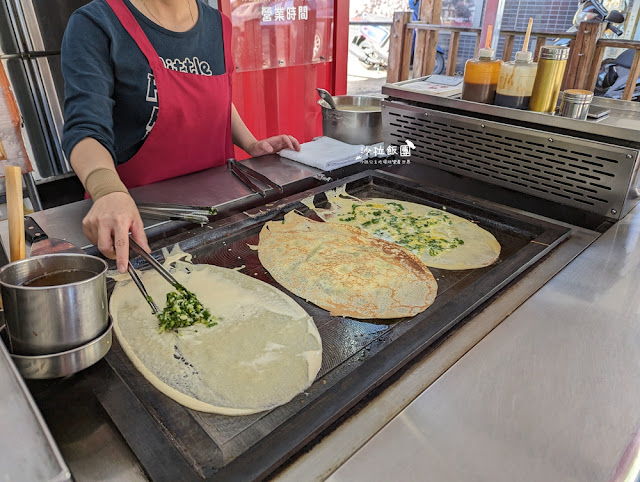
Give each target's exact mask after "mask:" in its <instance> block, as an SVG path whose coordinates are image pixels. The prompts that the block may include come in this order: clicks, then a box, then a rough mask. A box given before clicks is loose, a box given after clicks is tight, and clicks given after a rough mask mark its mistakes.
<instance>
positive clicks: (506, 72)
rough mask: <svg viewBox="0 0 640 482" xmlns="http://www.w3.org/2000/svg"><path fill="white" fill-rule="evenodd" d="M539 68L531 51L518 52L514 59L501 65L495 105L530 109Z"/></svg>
mask: <svg viewBox="0 0 640 482" xmlns="http://www.w3.org/2000/svg"><path fill="white" fill-rule="evenodd" d="M537 70H538V64H537V63H535V62H534V61H533V54H532V53H531V52H523V51H521V52H516V58H515V60H514V61H511V62H505V63H504V64H502V67H500V76H499V77H498V87H497V90H496V100H495V105H499V106H502V107H511V108H514V109H528V108H529V102H530V100H531V93H532V92H533V82H534V81H535V79H536V72H537Z"/></svg>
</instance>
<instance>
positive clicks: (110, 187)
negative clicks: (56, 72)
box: [62, 12, 148, 272]
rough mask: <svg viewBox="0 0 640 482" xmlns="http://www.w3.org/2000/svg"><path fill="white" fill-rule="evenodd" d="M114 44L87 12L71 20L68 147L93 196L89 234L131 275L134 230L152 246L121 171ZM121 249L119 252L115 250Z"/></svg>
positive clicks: (66, 42) (65, 47)
mask: <svg viewBox="0 0 640 482" xmlns="http://www.w3.org/2000/svg"><path fill="white" fill-rule="evenodd" d="M109 43H110V40H109V38H108V37H107V35H106V33H105V32H104V31H103V30H102V29H101V28H100V27H99V26H98V25H96V23H95V22H94V21H93V20H91V19H89V18H88V17H87V16H86V15H84V14H82V13H81V12H76V13H75V14H74V15H72V16H71V18H70V19H69V23H68V25H67V29H66V31H65V35H64V39H63V42H62V73H63V76H64V80H65V105H64V110H65V112H64V114H65V124H64V132H63V137H62V145H63V149H64V151H65V153H66V154H67V156H68V157H69V161H70V163H71V167H73V169H74V171H75V172H76V174H77V176H78V178H79V179H80V181H81V182H82V184H83V185H84V186H85V189H86V190H87V191H88V192H89V194H91V197H92V198H93V206H92V207H91V209H90V210H89V213H88V214H87V216H86V217H85V218H84V219H83V221H82V226H83V229H84V232H85V234H86V236H87V238H89V241H91V242H92V243H93V244H94V245H96V246H97V247H98V249H100V251H101V252H102V253H103V254H104V255H105V256H107V257H109V258H115V259H116V260H117V265H118V270H119V271H120V272H125V271H126V269H127V261H128V254H129V235H128V234H129V231H131V233H132V235H133V237H134V239H135V240H136V241H138V243H140V244H141V245H142V246H144V247H145V248H148V245H147V240H146V237H145V234H144V229H143V224H142V220H141V219H140V214H139V213H138V210H137V208H136V205H135V203H134V201H133V199H132V198H131V196H129V193H128V191H127V189H126V187H125V186H124V184H123V183H122V181H121V180H120V177H119V176H118V174H117V173H116V170H115V163H114V155H115V152H114V151H115V149H114V134H113V106H114V103H115V101H114V100H113V98H112V97H113V85H114V80H113V79H114V73H113V65H112V64H111V59H110V50H109ZM114 247H115V249H114Z"/></svg>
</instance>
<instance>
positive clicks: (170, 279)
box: [127, 236, 180, 315]
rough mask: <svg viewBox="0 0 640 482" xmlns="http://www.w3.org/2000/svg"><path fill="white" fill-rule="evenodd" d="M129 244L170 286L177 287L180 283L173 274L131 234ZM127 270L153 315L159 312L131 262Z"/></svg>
mask: <svg viewBox="0 0 640 482" xmlns="http://www.w3.org/2000/svg"><path fill="white" fill-rule="evenodd" d="M129 245H130V246H131V248H132V249H133V250H134V251H135V252H136V253H138V254H139V255H140V256H142V258H143V259H144V260H145V261H146V262H147V263H149V264H150V265H151V267H152V268H153V269H155V270H156V271H157V272H158V273H160V274H161V275H162V277H163V278H164V279H166V280H167V281H168V282H169V283H171V286H173V287H174V288H177V287H178V286H180V283H178V280H177V279H175V278H174V277H173V275H172V274H171V273H170V272H169V271H168V270H167V269H166V268H165V267H164V266H162V265H161V264H160V263H158V262H157V261H156V259H155V258H154V257H153V256H151V255H150V254H149V253H147V252H146V251H145V250H144V249H143V248H142V246H140V245H139V244H138V243H136V242H135V241H134V239H133V238H132V237H131V236H129ZM127 271H128V272H129V275H131V278H132V279H133V282H134V283H135V284H136V286H137V287H138V289H139V290H140V293H142V296H144V299H145V300H146V301H147V303H149V306H150V307H151V311H152V313H153V314H154V315H155V314H157V313H159V311H160V310H159V309H158V305H156V304H155V302H154V301H153V298H151V296H150V295H149V293H148V292H147V289H146V288H145V286H144V284H143V283H142V280H141V279H140V276H138V272H137V271H136V269H135V268H134V267H133V265H132V264H131V262H129V266H128V268H127Z"/></svg>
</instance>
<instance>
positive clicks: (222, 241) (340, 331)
mask: <svg viewBox="0 0 640 482" xmlns="http://www.w3.org/2000/svg"><path fill="white" fill-rule="evenodd" d="M345 183H347V191H348V192H350V193H352V194H354V195H356V196H359V197H387V198H393V199H400V200H405V201H412V202H418V203H422V204H426V205H430V206H434V207H439V208H442V207H443V206H445V207H446V209H447V210H448V211H449V212H452V213H454V214H458V215H461V216H463V217H466V218H467V219H472V220H474V221H476V222H478V223H479V225H480V226H482V227H484V228H485V229H488V230H489V231H490V232H492V233H493V234H494V236H495V237H496V238H497V240H498V241H499V242H500V244H501V245H502V253H501V255H500V259H499V260H498V262H496V263H495V264H494V265H492V266H489V267H486V268H481V269H476V270H465V271H445V270H438V269H433V270H432V272H433V274H434V276H435V277H436V279H437V280H438V286H439V287H438V296H437V298H436V301H435V303H434V304H433V305H432V306H431V307H430V308H429V309H427V310H426V311H424V312H423V313H420V314H419V315H417V316H415V317H413V318H410V319H402V320H384V321H380V322H377V323H376V322H370V321H367V322H364V321H358V320H354V319H350V318H341V317H335V316H330V315H329V313H328V312H327V311H325V310H322V309H320V308H318V307H317V306H315V305H312V304H310V303H307V302H306V301H304V300H303V299H301V298H299V297H297V296H295V295H293V294H291V293H289V292H288V291H287V290H285V289H283V288H282V287H280V286H279V285H278V284H277V283H276V282H275V281H274V280H273V279H272V278H271V276H270V275H269V274H268V273H267V272H266V270H265V269H264V268H263V267H262V266H261V265H260V262H259V260H258V257H257V253H256V252H255V251H253V250H251V249H250V248H249V247H248V245H255V244H257V243H258V233H259V232H260V229H261V228H262V226H263V224H264V223H265V222H266V221H269V220H272V219H281V218H282V216H283V215H284V213H285V212H288V211H290V210H292V209H297V210H299V211H301V212H303V213H308V209H307V208H306V207H305V206H304V205H303V204H302V203H300V202H299V200H300V199H302V198H304V197H307V196H309V195H311V194H315V195H316V198H315V199H316V205H319V204H320V203H321V202H322V200H325V201H326V197H325V196H324V194H323V193H324V192H325V191H327V190H329V189H333V188H335V187H337V186H340V185H343V184H345ZM248 214H249V216H247V215H246V214H241V215H238V216H234V217H231V218H228V219H225V220H222V221H219V222H218V223H215V224H212V225H209V226H205V227H204V228H201V229H198V230H195V231H191V232H189V233H184V234H181V235H179V236H177V237H175V238H172V239H168V240H165V241H164V243H165V244H166V245H170V244H171V243H174V242H179V243H180V246H181V248H182V249H183V250H185V251H187V252H190V253H191V254H193V256H194V262H195V263H209V264H216V265H218V266H223V267H228V268H238V267H241V266H243V268H242V269H241V271H242V272H243V273H245V274H247V275H250V276H254V277H256V278H258V279H260V280H262V281H265V282H267V283H270V284H272V285H275V286H277V287H279V288H280V289H282V290H283V291H284V292H286V293H287V294H289V295H290V296H292V298H293V299H295V300H296V301H297V302H298V303H299V304H300V305H301V306H302V307H303V308H304V309H305V310H307V312H308V313H309V314H310V315H311V316H313V318H314V321H315V323H316V325H317V327H318V330H319V331H320V335H321V337H322V341H323V364H322V368H321V370H320V373H319V374H318V377H317V379H316V381H315V383H314V384H313V385H312V386H311V387H310V388H309V389H308V390H307V391H306V392H305V393H302V394H300V395H299V396H297V397H296V398H295V399H294V400H292V401H291V402H289V403H288V404H286V405H283V406H281V407H278V408H276V409H274V410H271V411H269V412H264V413H260V414H255V415H251V416H245V417H225V416H221V415H211V414H204V413H200V412H195V411H192V410H189V409H186V408H184V407H182V406H180V405H179V404H177V403H176V402H174V401H173V400H171V399H169V398H168V397H166V396H164V395H162V394H161V393H160V392H158V391H157V390H156V389H155V388H154V387H153V386H151V385H150V384H149V383H148V382H147V381H146V380H145V379H144V378H143V377H142V376H141V375H140V374H139V373H138V371H137V370H136V369H135V368H134V367H133V365H132V364H131V363H130V362H129V360H128V359H127V357H126V355H125V354H124V352H123V351H122V349H121V348H120V346H119V345H118V343H117V341H116V340H114V345H113V348H112V350H111V351H110V353H109V354H108V355H107V357H106V360H107V361H108V363H109V364H110V366H111V367H112V368H113V370H114V371H115V372H116V373H117V374H118V375H119V377H117V378H119V380H121V381H122V382H124V383H123V385H126V387H125V386H123V387H120V392H121V393H123V395H122V396H120V397H117V398H116V397H111V399H110V400H109V401H108V403H107V404H105V403H104V402H103V405H105V408H106V409H107V412H108V413H109V414H110V415H111V416H112V419H113V420H114V422H115V423H116V425H117V426H118V427H119V429H120V430H121V432H122V433H123V435H124V437H125V439H126V440H127V442H128V443H129V445H130V446H131V447H132V449H133V450H134V452H136V454H138V455H139V457H140V459H141V462H142V463H143V464H144V465H145V468H146V469H147V470H148V471H149V474H150V476H151V477H152V478H154V479H155V478H158V479H161V480H162V479H167V480H168V479H170V478H171V477H172V475H174V474H171V473H167V472H166V471H165V472H162V473H160V472H159V471H157V470H154V467H153V462H152V460H153V459H149V458H148V457H147V455H148V451H149V447H150V445H153V444H156V445H157V446H158V447H160V448H162V449H163V450H169V449H167V447H166V445H170V446H171V448H170V450H172V451H173V452H174V453H179V454H180V456H181V458H182V460H178V461H176V463H177V465H176V466H182V465H186V466H188V467H190V469H191V470H192V472H190V473H189V474H187V473H185V472H182V473H181V474H180V477H181V480H185V479H189V478H193V479H198V478H211V479H214V480H230V479H233V480H236V479H240V480H254V479H262V478H264V477H266V476H267V475H268V474H270V473H271V472H273V471H274V470H275V469H276V468H277V467H278V466H280V465H281V464H283V463H284V462H285V461H286V460H287V459H288V458H289V457H291V456H292V455H293V454H295V453H296V452H297V451H298V450H300V449H301V448H302V447H304V446H305V445H306V444H308V443H309V442H311V441H312V440H313V439H314V438H315V437H317V436H318V435H319V434H320V433H321V432H322V431H323V430H325V429H326V428H327V427H329V426H330V425H331V424H332V423H333V422H335V421H336V420H337V419H338V418H339V417H341V416H343V415H344V414H346V413H347V412H348V411H349V410H350V409H351V408H352V407H353V406H354V405H356V403H358V402H359V401H360V400H362V399H363V398H364V397H365V396H366V395H367V394H368V393H370V392H371V391H372V390H374V389H375V388H376V387H378V386H380V385H381V384H383V383H384V381H385V380H386V379H388V378H389V377H390V376H392V375H393V374H395V373H396V372H397V371H398V370H400V369H401V368H402V367H403V366H404V365H406V364H407V363H408V362H410V361H411V360H412V359H414V358H415V357H416V356H417V355H419V354H420V353H421V352H423V351H424V350H425V349H426V348H427V347H429V346H430V345H431V344H432V343H434V342H435V341H436V340H438V339H439V338H440V337H441V336H442V335H444V334H445V333H446V332H447V331H448V330H450V329H451V328H452V327H454V326H455V325H456V324H458V323H459V322H460V321H461V320H463V319H464V318H465V316H467V315H468V314H469V313H471V312H472V311H473V310H474V309H476V308H477V307H478V306H480V305H481V304H482V303H484V302H485V301H487V300H489V299H490V298H491V296H492V295H493V294H495V293H496V292H497V291H498V290H500V289H501V288H503V287H504V286H505V285H507V284H508V283H509V282H510V281H511V280H513V279H514V278H516V277H517V276H518V275H519V274H520V273H522V272H523V271H525V270H526V269H527V268H528V267H530V266H532V265H533V264H534V263H536V262H537V261H538V260H539V259H541V258H542V257H543V256H545V254H547V253H548V252H549V251H550V250H552V249H553V248H554V247H555V246H557V245H558V244H559V243H560V242H562V240H564V239H566V238H567V237H568V236H569V235H570V229H568V228H565V227H561V226H558V225H555V224H550V223H547V222H544V221H540V220H537V219H533V218H529V217H527V216H523V215H520V214H515V213H513V212H512V211H509V210H507V209H501V208H495V207H491V208H489V207H488V206H487V205H486V203H484V202H483V201H480V200H477V199H475V198H471V197H467V196H464V195H460V194H458V193H454V192H449V191H444V190H438V189H436V188H430V189H425V188H424V187H421V186H420V185H418V184H415V183H412V182H410V181H407V180H403V179H400V178H398V177H395V176H393V175H390V174H385V173H382V172H379V171H366V172H364V173H361V174H358V175H355V176H351V177H349V178H346V179H343V180H341V181H337V182H334V183H330V184H327V185H325V186H323V187H320V188H315V189H312V190H310V191H306V192H304V193H300V194H297V195H295V196H292V197H290V198H286V199H283V200H281V201H279V202H278V203H277V204H276V205H273V206H270V205H267V206H264V207H262V208H261V210H260V209H258V210H256V211H254V212H251V213H248ZM134 264H138V267H141V261H140V260H134ZM98 397H99V398H100V394H98ZM127 401H128V402H127ZM129 402H130V406H127V407H126V408H125V407H123V406H122V405H124V404H126V403H129ZM119 405H120V406H119ZM137 412H139V413H140V416H137V415H136V413H137ZM149 415H151V416H150V417H149ZM142 420H147V422H144V423H142V422H141V421H142ZM134 425H135V428H136V429H135V430H134V429H133V428H134V427H133V426H134ZM145 457H146V459H145ZM145 460H151V462H149V463H145ZM165 465H166V464H165Z"/></svg>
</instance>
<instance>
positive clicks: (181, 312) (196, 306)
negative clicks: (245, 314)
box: [156, 283, 218, 331]
mask: <svg viewBox="0 0 640 482" xmlns="http://www.w3.org/2000/svg"><path fill="white" fill-rule="evenodd" d="M174 287H175V288H176V291H171V292H169V293H167V304H166V306H165V307H164V310H162V311H161V312H160V313H158V314H157V315H156V316H157V318H158V324H159V325H160V331H171V330H176V329H178V328H184V327H187V326H191V325H194V324H196V323H202V324H204V325H206V326H208V327H212V326H216V325H217V324H218V323H217V322H216V321H215V320H217V318H216V317H215V316H211V313H210V312H209V310H207V309H206V308H205V307H204V306H202V303H200V301H199V300H198V298H197V297H196V295H194V294H193V293H192V292H191V291H189V290H188V289H186V288H185V287H184V286H182V285H181V284H179V283H176V284H175V285H174Z"/></svg>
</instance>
